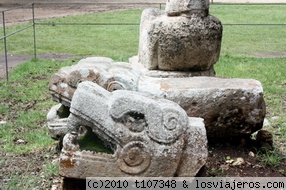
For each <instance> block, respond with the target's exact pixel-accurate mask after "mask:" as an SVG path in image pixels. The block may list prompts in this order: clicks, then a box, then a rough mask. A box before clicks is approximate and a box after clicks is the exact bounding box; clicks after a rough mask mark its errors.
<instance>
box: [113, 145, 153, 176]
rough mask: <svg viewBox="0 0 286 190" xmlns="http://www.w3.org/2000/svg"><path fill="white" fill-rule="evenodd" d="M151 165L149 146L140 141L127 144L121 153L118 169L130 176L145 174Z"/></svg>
mask: <svg viewBox="0 0 286 190" xmlns="http://www.w3.org/2000/svg"><path fill="white" fill-rule="evenodd" d="M150 163H151V156H150V153H149V150H148V148H147V146H146V145H145V144H144V143H143V142H140V141H134V142H130V143H128V144H126V145H125V146H124V147H123V148H122V150H121V151H120V152H119V159H118V160H117V165H118V167H119V168H120V169H121V170H122V171H123V172H125V173H128V174H139V173H141V172H144V171H145V170H146V169H147V168H148V167H149V165H150Z"/></svg>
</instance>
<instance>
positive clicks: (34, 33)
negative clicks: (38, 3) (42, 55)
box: [32, 3, 37, 60]
mask: <svg viewBox="0 0 286 190" xmlns="http://www.w3.org/2000/svg"><path fill="white" fill-rule="evenodd" d="M32 16H33V35H34V59H35V60H36V59H37V46H36V23H35V3H33V4H32Z"/></svg>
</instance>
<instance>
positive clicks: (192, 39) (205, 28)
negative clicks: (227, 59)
mask: <svg viewBox="0 0 286 190" xmlns="http://www.w3.org/2000/svg"><path fill="white" fill-rule="evenodd" d="M221 38H222V25H221V22H220V21H219V20H218V19H216V18H215V17H213V16H211V15H208V16H205V17H201V16H198V15H196V14H187V15H182V16H172V17H170V16H168V15H166V14H163V13H162V12H161V11H160V10H156V9H153V10H150V9H147V10H144V11H143V13H142V17H141V26H140V41H139V52H138V55H139V62H140V63H142V64H143V65H144V66H145V67H146V68H147V69H150V70H154V69H159V70H166V71H204V70H209V69H210V68H211V67H212V66H213V65H214V64H215V63H216V62H217V61H218V58H219V54H220V48H221Z"/></svg>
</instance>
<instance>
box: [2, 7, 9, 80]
mask: <svg viewBox="0 0 286 190" xmlns="http://www.w3.org/2000/svg"><path fill="white" fill-rule="evenodd" d="M2 19H3V36H4V38H3V41H4V55H5V69H6V80H7V82H8V80H9V76H8V56H7V42H6V26H5V12H4V11H2Z"/></svg>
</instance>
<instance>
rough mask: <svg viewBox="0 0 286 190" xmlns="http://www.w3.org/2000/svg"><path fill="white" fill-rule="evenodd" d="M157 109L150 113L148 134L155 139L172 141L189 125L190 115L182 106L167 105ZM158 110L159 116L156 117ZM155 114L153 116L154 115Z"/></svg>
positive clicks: (166, 141)
mask: <svg viewBox="0 0 286 190" xmlns="http://www.w3.org/2000/svg"><path fill="white" fill-rule="evenodd" d="M161 108H162V110H161V113H162V114H161V115H160V114H158V112H159V111H160V110H157V111H155V110H156V109H155V107H154V108H153V109H150V110H151V111H150V112H149V113H148V115H149V117H148V118H149V119H150V120H151V121H150V122H149V124H150V125H148V135H149V136H150V138H152V139H153V140H155V141H158V142H161V143H172V142H174V141H176V140H177V139H178V137H179V136H180V135H181V134H182V133H183V132H184V131H185V130H186V128H187V126H188V116H187V114H186V113H185V112H184V111H183V110H182V108H180V107H176V106H174V107H171V108H170V107H165V106H164V105H162V107H161ZM152 112H157V117H154V115H155V113H152ZM152 116H153V117H152Z"/></svg>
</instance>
